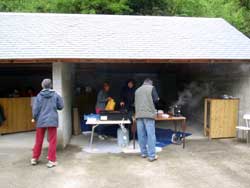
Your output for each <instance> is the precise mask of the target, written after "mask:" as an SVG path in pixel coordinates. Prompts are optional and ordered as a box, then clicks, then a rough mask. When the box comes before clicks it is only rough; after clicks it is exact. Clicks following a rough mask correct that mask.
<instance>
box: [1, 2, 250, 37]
mask: <svg viewBox="0 0 250 188" xmlns="http://www.w3.org/2000/svg"><path fill="white" fill-rule="evenodd" d="M0 11H1V12H50V13H83V14H130V15H167V16H196V17H197V16H199V17H200V16H201V17H222V18H224V19H226V20H227V21H228V22H230V23H231V24H232V25H234V26H235V27H237V28H238V29H239V30H240V31H242V32H243V33H245V34H246V35H247V36H250V0H0Z"/></svg>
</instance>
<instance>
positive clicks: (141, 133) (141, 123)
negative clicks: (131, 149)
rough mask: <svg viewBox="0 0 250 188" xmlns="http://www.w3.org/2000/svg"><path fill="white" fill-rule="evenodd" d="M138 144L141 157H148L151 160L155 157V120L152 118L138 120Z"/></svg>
mask: <svg viewBox="0 0 250 188" xmlns="http://www.w3.org/2000/svg"><path fill="white" fill-rule="evenodd" d="M136 124H137V135H138V142H139V145H140V149H141V155H145V156H148V158H149V159H154V157H155V143H156V137H155V120H154V119H150V118H139V119H136Z"/></svg>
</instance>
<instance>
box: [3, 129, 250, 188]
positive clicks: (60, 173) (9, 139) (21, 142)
mask: <svg viewBox="0 0 250 188" xmlns="http://www.w3.org/2000/svg"><path fill="white" fill-rule="evenodd" d="M195 138H196V139H194V138H192V137H190V138H189V139H188V141H187V147H186V149H184V150H183V149H182V148H181V147H180V146H176V145H170V146H168V147H166V148H164V149H163V151H162V152H161V153H160V154H159V160H158V161H156V162H154V163H150V162H148V161H147V160H146V159H141V158H140V157H139V156H138V155H137V154H89V153H85V152H83V151H82V145H83V144H86V143H87V140H86V139H85V137H84V136H83V135H81V136H77V137H73V138H72V141H71V144H70V145H69V146H68V147H67V148H66V149H65V150H64V151H58V162H59V165H58V166H57V167H56V168H53V169H47V168H46V167H45V164H46V152H47V149H46V145H47V144H46V142H45V149H44V151H43V155H42V158H41V163H40V164H39V165H38V166H30V165H29V159H30V156H31V148H32V145H33V142H34V132H29V133H20V134H12V135H4V136H0V187H3V188H34V187H36V188H48V187H53V188H57V187H58V188H64V187H65V188H71V187H72V188H80V187H84V188H91V187H93V188H99V187H103V188H112V187H114V188H128V187H130V188H133V187H136V188H161V187H162V188H166V187H167V188H172V187H174V188H181V187H185V188H189V187H190V188H194V187H195V188H196V187H201V188H206V187H213V188H214V187H226V188H231V187H235V188H241V187H242V188H243V187H247V188H249V186H250V147H247V145H246V144H245V143H242V142H237V141H236V140H235V139H228V140H212V141H208V140H207V139H206V138H200V139H198V138H197V137H195Z"/></svg>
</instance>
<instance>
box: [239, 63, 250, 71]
mask: <svg viewBox="0 0 250 188" xmlns="http://www.w3.org/2000/svg"><path fill="white" fill-rule="evenodd" d="M239 69H240V71H241V72H243V73H249V72H250V64H241V65H240V66H239Z"/></svg>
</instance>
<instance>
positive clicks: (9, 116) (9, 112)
mask: <svg viewBox="0 0 250 188" xmlns="http://www.w3.org/2000/svg"><path fill="white" fill-rule="evenodd" d="M0 105H1V106H2V108H3V110H4V115H5V118H6V121H5V122H4V123H3V124H2V125H1V126H0V134H6V133H16V132H24V131H31V130H35V124H34V123H32V122H31V119H32V108H31V98H0Z"/></svg>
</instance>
